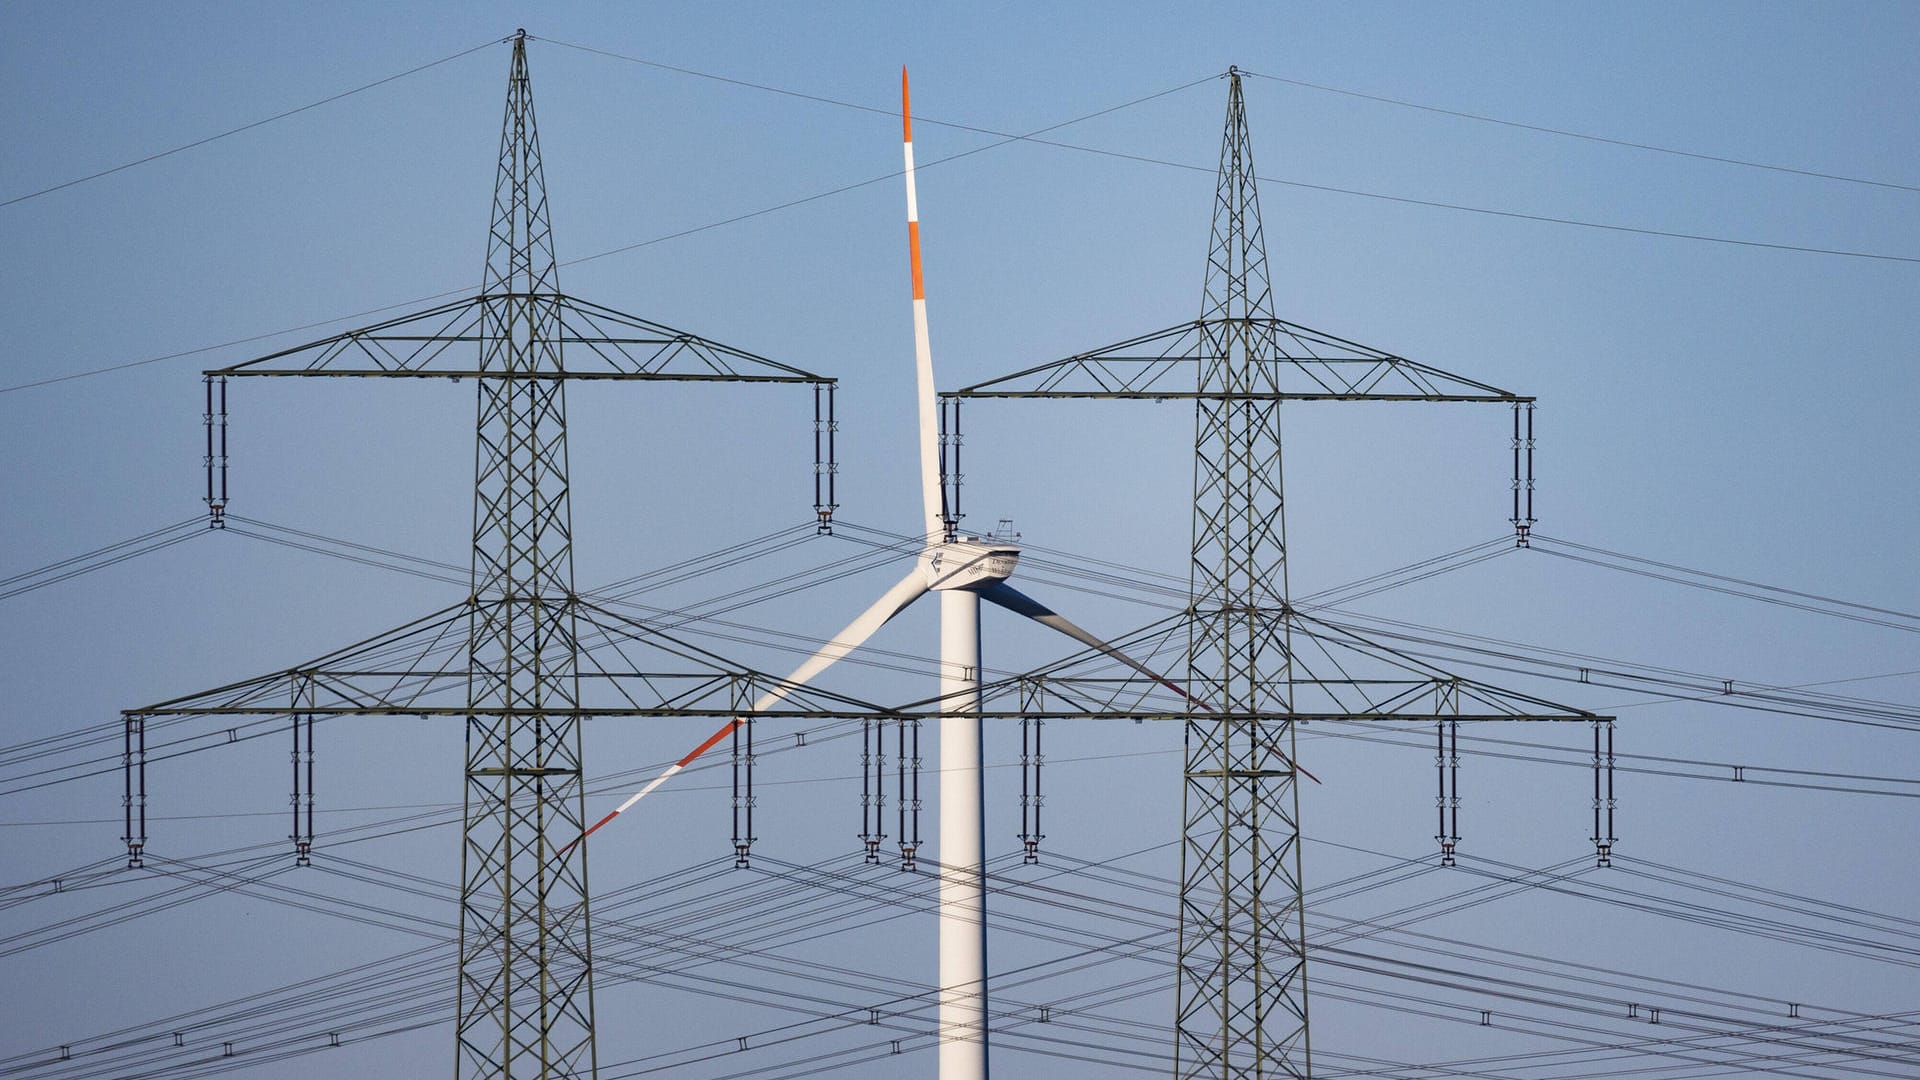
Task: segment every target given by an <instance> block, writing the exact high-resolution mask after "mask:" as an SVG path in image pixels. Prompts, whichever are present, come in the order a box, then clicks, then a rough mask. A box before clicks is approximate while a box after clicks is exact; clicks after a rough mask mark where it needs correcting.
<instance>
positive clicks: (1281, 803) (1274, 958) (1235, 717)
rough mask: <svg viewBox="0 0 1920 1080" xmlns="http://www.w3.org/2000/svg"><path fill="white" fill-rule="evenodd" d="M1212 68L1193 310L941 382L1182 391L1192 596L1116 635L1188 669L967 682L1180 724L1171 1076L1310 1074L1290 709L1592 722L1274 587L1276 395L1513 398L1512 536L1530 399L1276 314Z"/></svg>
mask: <svg viewBox="0 0 1920 1080" xmlns="http://www.w3.org/2000/svg"><path fill="white" fill-rule="evenodd" d="M1226 78H1227V86H1228V90H1227V116H1226V127H1225V132H1224V134H1223V137H1222V140H1221V148H1220V171H1219V174H1218V180H1217V185H1216V187H1215V197H1214V212H1213V227H1212V235H1211V240H1210V242H1209V245H1208V259H1207V273H1206V283H1205V284H1206V287H1205V302H1204V307H1203V310H1202V314H1201V317H1200V318H1198V319H1193V320H1189V321H1187V322H1182V323H1177V324H1175V325H1173V326H1170V327H1167V328H1165V329H1163V330H1158V331H1154V332H1151V333H1147V334H1141V335H1139V336H1137V337H1132V338H1128V339H1126V340H1124V341H1120V342H1117V343H1115V344H1112V345H1107V346H1103V347H1101V348H1098V349H1093V350H1090V351H1087V352H1082V353H1076V354H1074V355H1072V356H1069V357H1066V358H1065V359H1062V360H1056V361H1052V362H1050V363H1045V364H1040V365H1037V366H1034V367H1030V368H1026V369H1024V370H1021V371H1017V372H1015V373H1013V374H1011V375H1005V376H1001V377H999V378H994V379H989V380H986V381H984V382H979V383H975V384H973V385H971V386H966V387H963V388H961V389H959V390H953V391H946V392H944V393H943V394H942V395H941V396H942V397H943V398H945V399H946V400H947V402H948V406H949V410H948V416H949V417H950V420H949V427H950V430H949V431H948V432H947V435H948V437H949V438H950V439H952V440H954V441H956V442H957V440H958V438H959V431H958V425H959V405H960V402H961V401H962V400H964V399H969V398H974V399H978V398H1000V399H1058V398H1079V399H1094V400H1106V401H1118V400H1133V401H1168V400H1181V401H1185V400H1191V401H1193V402H1194V405H1195V433H1194V487H1193V532H1192V540H1193V546H1192V549H1191V557H1190V563H1189V573H1190V589H1191V595H1190V606H1189V607H1188V608H1187V609H1186V610H1185V611H1183V612H1182V613H1181V615H1180V616H1179V617H1178V618H1177V619H1174V620H1166V621H1163V622H1161V623H1157V624H1154V625H1153V626H1149V627H1145V628H1142V629H1141V630H1140V631H1138V632H1137V633H1135V634H1133V635H1123V636H1122V637H1120V638H1118V639H1116V644H1118V645H1119V646H1120V647H1122V648H1126V649H1129V650H1130V651H1131V650H1133V649H1135V648H1138V649H1140V650H1141V653H1143V654H1144V655H1146V656H1149V657H1151V656H1153V655H1154V653H1155V651H1156V650H1157V649H1158V648H1159V647H1160V646H1161V645H1164V644H1169V643H1170V642H1171V640H1172V638H1173V637H1174V636H1175V635H1178V634H1181V633H1182V632H1184V636H1185V645H1186V649H1187V658H1186V659H1187V680H1188V685H1187V687H1186V688H1185V691H1184V692H1183V694H1182V695H1181V697H1180V699H1179V700H1178V701H1173V702H1169V701H1165V700H1164V699H1163V700H1162V701H1160V702H1157V703H1156V702H1155V701H1154V700H1153V697H1154V695H1156V694H1157V693H1158V690H1159V688H1157V687H1154V686H1152V685H1151V683H1150V681H1146V682H1142V681H1140V680H1138V679H1137V678H1136V677H1134V676H1132V675H1131V674H1127V675H1122V676H1121V677H1120V678H1119V679H1115V678H1113V677H1112V675H1111V674H1101V673H1098V672H1095V671H1087V670H1083V669H1084V668H1085V667H1086V665H1087V664H1089V663H1093V664H1098V663H1099V662H1100V661H1102V660H1103V659H1104V658H1103V657H1101V656H1099V655H1098V654H1097V653H1094V654H1089V655H1087V656H1083V657H1080V658H1075V659H1070V660H1067V661H1062V662H1061V663H1059V664H1057V665H1054V666H1052V667H1050V668H1047V669H1045V670H1042V671H1038V672H1029V673H1026V674H1025V675H1023V676H1021V677H1020V678H1019V680H1017V683H1018V685H1017V686H1016V685H1015V682H1016V681H1008V682H1005V683H1002V684H996V685H993V686H989V687H985V688H983V695H984V696H985V697H986V698H988V699H989V700H997V701H1004V700H1006V699H1008V698H1009V697H1012V696H1015V695H1016V693H1017V694H1018V696H1019V699H1020V700H1019V701H1018V704H1017V706H1016V707H1017V710H1018V712H1017V714H1018V715H1019V716H1020V717H1021V718H1022V719H1032V720H1037V719H1040V718H1042V717H1050V716H1104V717H1108V718H1116V719H1117V718H1126V717H1131V718H1133V719H1136V720H1145V719H1179V720H1181V721H1183V723H1184V725H1185V736H1186V740H1185V757H1184V762H1183V768H1182V781H1181V783H1182V796H1183V798H1182V807H1183V809H1182V818H1181V829H1182V855H1181V884H1180V899H1179V921H1180V938H1179V961H1178V969H1177V974H1176V991H1175V1036H1174V1054H1175V1067H1174V1073H1175V1075H1176V1076H1177V1077H1180V1078H1183V1080H1185V1078H1207V1080H1214V1078H1236V1080H1237V1078H1243V1077H1259V1078H1265V1077H1276V1076H1277V1077H1306V1076H1310V1075H1311V1074H1312V1062H1311V1055H1310V1053H1309V1049H1310V1047H1309V1039H1308V1023H1307V975H1306V969H1307V955H1308V954H1307V946H1306V943H1305V910H1304V906H1303V902H1302V899H1303V895H1302V888H1301V874H1300V835H1301V830H1300V817H1299V790H1298V787H1297V784H1296V779H1297V776H1298V775H1301V773H1300V771H1299V770H1298V769H1297V768H1296V766H1295V764H1294V760H1295V759H1294V725H1295V724H1296V723H1298V722H1300V721H1303V720H1317V719H1318V720H1340V721H1366V722H1374V721H1386V722H1397V721H1410V720H1417V721H1430V722H1433V723H1435V724H1436V725H1438V726H1439V730H1440V731H1441V732H1442V734H1443V735H1444V733H1446V732H1448V731H1451V730H1453V729H1454V728H1455V727H1457V725H1458V724H1459V723H1460V722H1461V721H1463V720H1465V721H1494V720H1526V721H1532V720H1539V721H1582V722H1588V723H1593V724H1596V725H1599V724H1602V723H1610V718H1607V717H1599V716H1596V715H1594V714H1592V713H1589V712H1585V711H1583V710H1578V709H1570V708H1567V707H1565V706H1560V705H1555V704H1554V703H1552V702H1548V701H1544V700H1541V699H1539V698H1534V697H1530V696H1528V695H1525V694H1518V693H1514V692H1512V691H1507V690H1503V689H1501V688H1499V687H1496V686H1491V685H1488V684H1485V683H1481V682H1478V681H1477V680H1473V679H1465V678H1462V677H1460V676H1458V675H1455V674H1452V673H1450V672H1446V671H1443V670H1440V669H1438V668H1436V667H1434V666H1433V665H1431V664H1427V663H1425V662H1423V661H1421V660H1419V659H1418V658H1416V657H1413V656H1411V655H1408V654H1406V653H1404V652H1401V651H1399V650H1396V649H1393V648H1391V647H1388V646H1385V645H1382V644H1381V643H1380V642H1377V641H1374V640H1371V639H1370V638H1369V637H1368V636H1367V635H1365V634H1363V633H1360V632H1357V631H1355V630H1354V629H1353V628H1350V627H1343V626H1340V625H1338V624H1335V623H1331V622H1327V621H1325V620H1323V619H1319V618H1315V617H1313V616H1311V615H1308V614H1306V613H1303V612H1301V611H1299V610H1296V609H1295V608H1294V607H1293V605H1292V604H1291V602H1290V601H1289V599H1288V596H1289V593H1288V584H1287V555H1286V550H1287V548H1286V525H1285V516H1284V510H1285V498H1284V494H1283V490H1284V489H1283V483H1282V469H1281V465H1282V453H1281V438H1280V434H1281V430H1280V429H1281V425H1280V406H1281V404H1282V403H1283V402H1310V401H1317V402H1328V401H1345V402H1357V401H1401V402H1411V401H1425V402H1484V403H1500V404H1505V405H1508V406H1509V407H1511V408H1513V409H1514V410H1516V414H1515V415H1516V420H1515V423H1516V427H1515V436H1514V448H1515V452H1514V469H1515V472H1514V477H1513V490H1514V492H1515V502H1514V517H1513V525H1514V528H1515V531H1516V543H1518V544H1520V545H1522V546H1524V543H1525V540H1526V536H1527V529H1528V527H1530V526H1531V524H1532V522H1533V517H1532V496H1531V492H1532V487H1533V479H1532V457H1531V452H1530V451H1531V446H1532V441H1531V440H1532V435H1531V431H1532V429H1531V426H1530V425H1531V412H1530V410H1531V409H1532V407H1533V399H1532V398H1531V397H1526V396H1523V395H1519V394H1514V393H1511V392H1509V391H1506V390H1502V389H1500V388H1498V387H1495V386H1492V385H1489V384H1487V383H1484V382H1479V381H1476V380H1474V379H1471V378H1467V377H1465V376H1461V375H1455V374H1453V373H1451V372H1447V371H1442V370H1440V369H1439V368H1435V367H1432V366H1430V365H1427V364H1423V363H1419V362H1417V361H1414V360H1409V359H1407V358H1406V357H1403V356H1399V355H1396V354H1394V353H1390V352H1385V351H1382V350H1380V349H1376V348H1373V347H1371V346H1367V345H1362V344H1359V343H1357V342H1354V341H1350V340H1347V339H1345V338H1342V337H1336V336H1334V335H1332V334H1328V333H1325V332H1323V331H1319V330H1314V329H1312V328H1310V327H1306V326H1302V325H1300V324H1298V323H1293V322H1288V321H1287V320H1284V319H1281V318H1278V317H1277V316H1276V315H1275V313H1274V303H1273V295H1272V288H1271V285H1270V283H1269V281H1268V276H1267V260H1266V240H1265V235H1264V233H1263V232H1262V230H1261V224H1260V203H1259V196H1258V192H1257V190H1256V185H1257V183H1258V177H1257V176H1256V174H1255V172H1254V167H1253V150H1252V142H1251V140H1250V138H1249V135H1248V125H1247V116H1246V107H1245V103H1244V100H1243V98H1242V94H1241V86H1240V73H1239V71H1238V70H1237V69H1229V70H1228V71H1227V73H1226ZM1523 411H1525V412H1527V414H1528V415H1527V422H1528V425H1529V426H1528V427H1527V429H1526V430H1527V432H1528V435H1527V441H1526V444H1525V445H1526V447H1527V448H1528V451H1529V452H1528V453H1527V455H1526V456H1525V457H1524V459H1523V457H1522V455H1521V453H1520V448H1521V439H1520V435H1519V432H1520V430H1521V428H1520V427H1519V426H1518V425H1519V422H1520V418H1519V414H1520V412H1523ZM1523 463H1524V464H1525V467H1526V472H1525V474H1524V475H1523V474H1522V473H1521V471H1520V470H1521V467H1522V465H1523ZM1523 493H1524V495H1525V498H1524V501H1523V500H1522V494H1523ZM1594 760H1595V763H1596V764H1595V776H1596V781H1595V782H1596V784H1598V783H1599V782H1600V781H1599V779H1598V778H1599V777H1601V775H1602V773H1603V771H1606V774H1607V775H1609V776H1610V775H1611V773H1610V768H1611V766H1610V765H1608V764H1607V763H1605V762H1603V761H1602V759H1601V757H1600V754H1599V752H1598V751H1596V752H1595V759H1594ZM1603 766H1605V770H1603ZM1446 768H1447V764H1446V762H1445V761H1443V762H1442V763H1441V787H1440V791H1441V794H1440V802H1441V805H1440V816H1441V834H1442V835H1440V836H1438V837H1436V839H1438V840H1439V841H1440V844H1441V859H1442V865H1451V864H1452V863H1451V860H1452V857H1453V854H1452V853H1453V845H1454V844H1456V843H1457V841H1458V839H1459V837H1458V835H1457V832H1458V827H1457V818H1456V817H1454V816H1452V815H1453V813H1454V810H1455V809H1456V808H1457V804H1458V795H1457V790H1458V789H1457V787H1453V786H1451V785H1452V784H1453V782H1454V779H1455V778H1454V776H1453V774H1450V773H1448V772H1447V771H1446ZM1596 790H1598V788H1596ZM1595 806H1596V810H1595V813H1596V819H1595V820H1596V824H1595V827H1594V831H1595V838H1594V843H1595V848H1596V852H1597V854H1598V857H1599V858H1600V859H1602V860H1604V859H1605V857H1606V851H1607V845H1610V844H1611V841H1612V838H1611V835H1610V834H1611V831H1612V830H1611V822H1610V816H1609V819H1608V823H1607V824H1606V825H1604V826H1603V825H1602V824H1600V820H1601V819H1600V817H1599V814H1600V810H1601V806H1600V802H1599V801H1598V796H1596V803H1595ZM1610 806H1611V801H1610V798H1609V800H1608V807H1610ZM1608 813H1609V815H1610V813H1611V811H1610V809H1609V810H1608ZM1603 830H1604V832H1603Z"/></svg>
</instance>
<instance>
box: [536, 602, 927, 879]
mask: <svg viewBox="0 0 1920 1080" xmlns="http://www.w3.org/2000/svg"><path fill="white" fill-rule="evenodd" d="M926 591H927V581H926V574H924V573H923V572H922V571H921V570H920V568H919V567H917V566H916V567H914V568H913V570H911V571H910V572H908V574H907V576H906V577H904V578H901V579H900V582H899V584H897V585H895V586H894V587H893V588H891V589H888V590H887V591H886V593H885V594H884V595H882V596H881V597H880V599H878V600H876V601H874V602H873V606H871V607H869V608H867V610H865V611H863V612H861V613H860V615H859V616H858V617H857V618H855V619H854V620H853V621H852V622H850V623H848V624H847V626H846V629H844V630H842V631H840V632H839V633H838V634H835V635H834V636H833V638H832V640H830V641H828V642H827V644H826V647H825V648H823V649H821V650H820V651H819V652H817V653H814V654H813V655H812V656H809V657H807V660H806V662H805V663H803V664H801V665H800V666H799V667H797V668H794V669H793V672H792V673H791V674H789V675H788V676H787V677H786V678H785V679H782V680H781V681H780V685H778V686H776V687H774V688H773V689H771V690H769V691H767V692H766V693H764V694H762V695H760V699H759V700H758V701H755V702H754V703H753V711H754V712H759V711H761V710H762V709H765V708H767V707H768V706H770V705H773V704H775V703H776V702H779V701H781V700H783V699H785V698H786V697H787V696H789V695H791V694H792V693H793V692H794V691H795V690H798V689H799V688H800V687H801V686H803V685H805V683H806V681H807V680H808V679H811V678H813V677H814V676H815V675H818V674H820V673H821V672H822V671H825V670H826V669H827V667H828V666H830V665H831V664H833V662H834V661H836V660H839V659H840V658H841V657H843V656H845V655H847V654H848V653H850V652H852V651H853V650H855V649H857V648H859V647H860V646H861V645H864V644H866V640H867V639H868V638H870V637H872V636H873V633H874V631H876V630H878V629H880V628H881V627H882V626H885V625H886V624H887V620H889V619H891V618H893V617H894V616H895V615H898V614H900V613H901V612H902V611H905V610H906V608H907V605H908V604H911V603H913V602H914V601H915V600H918V599H920V597H921V596H923V595H925V593H926ZM746 722H747V718H746V717H744V716H736V717H734V718H733V719H731V720H729V721H727V722H726V723H725V724H723V725H721V727H720V730H718V731H716V732H714V733H713V734H712V735H709V736H708V737H707V741H706V742H703V743H701V744H700V745H699V746H696V747H694V748H693V750H692V751H691V752H690V753H688V754H687V756H686V757H683V758H681V759H680V760H679V761H676V762H674V763H673V764H671V765H669V766H667V767H666V769H665V770H664V771H662V772H661V773H660V775H658V776H656V777H654V778H653V779H652V780H649V781H647V786H645V787H643V788H641V789H640V790H639V791H636V792H634V793H633V794H632V795H630V796H628V797H627V801H626V802H623V803H621V804H620V805H619V806H617V807H615V808H614V810H613V812H612V813H610V814H608V815H607V816H606V817H603V818H601V819H600V820H599V821H596V822H594V823H593V824H592V825H590V826H588V828H587V831H585V832H583V833H581V834H580V836H579V837H578V838H577V839H575V840H574V841H573V842H572V843H569V844H568V845H567V847H566V848H563V849H562V852H563V853H564V851H566V850H568V849H571V848H572V847H573V845H574V844H577V843H579V842H580V841H581V840H585V839H586V838H587V837H589V836H592V835H593V834H594V833H595V832H597V831H598V830H599V829H600V827H601V826H603V825H605V824H606V823H607V822H609V821H612V820H613V819H614V818H617V817H619V816H620V815H621V814H624V813H626V812H627V810H628V808H630V807H632V806H633V804H634V803H637V802H639V801H640V800H641V799H644V798H646V797H647V796H648V795H650V794H652V793H653V789H655V788H657V787H659V786H660V785H661V784H664V783H666V782H667V781H668V780H669V779H671V778H672V777H673V775H674V774H675V773H677V772H679V771H680V770H682V769H684V768H686V767H687V766H688V765H691V764H693V762H694V759H696V758H698V757H699V756H700V755H701V754H704V753H706V752H707V751H709V750H711V749H713V748H714V747H715V746H716V745H718V744H719V743H720V741H721V740H722V739H725V738H726V737H727V736H729V735H731V734H733V732H734V730H735V729H736V728H738V727H739V726H740V725H741V724H744V723H746Z"/></svg>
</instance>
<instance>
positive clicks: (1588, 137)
mask: <svg viewBox="0 0 1920 1080" xmlns="http://www.w3.org/2000/svg"><path fill="white" fill-rule="evenodd" d="M1241 74H1243V75H1252V76H1253V77H1254V78H1257V79H1268V80H1270V81H1272V82H1277V83H1286V84H1287V85H1289V86H1299V87H1303V88H1305V89H1308V90H1319V91H1321V92H1323V93H1328V94H1340V95H1342V96H1344V97H1352V98H1360V99H1362V100H1365V101H1377V102H1380V103H1381V104H1385V105H1397V106H1399V107H1401V108H1403V109H1418V110H1420V111H1421V112H1429V113H1438V114H1440V115H1442V116H1453V117H1458V118H1460V119H1462V120H1474V121H1478V122H1480V123H1483V124H1498V125H1500V126H1501V127H1510V128H1519V129H1520V130H1522V131H1537V132H1541V133H1543V134H1547V135H1559V136H1562V137H1564V138H1568V139H1581V140H1584V141H1586V142H1597V143H1606V144H1608V145H1611V146H1624V147H1627V148H1629V149H1633V150H1649V151H1652V152H1654V153H1656V154H1672V155H1674V156H1675V157H1684V158H1693V159H1695V160H1698V161H1712V162H1718V163H1719V164H1722V165H1738V166H1741V167H1742V168H1747V169H1764V170H1766V171H1767V172H1777V173H1788V174H1791V175H1794V176H1811V177H1816V178H1818V179H1821V180H1838V181H1841V182H1842V183H1847V184H1864V185H1866V186H1868V187H1878V188H1890V189H1892V190H1895V191H1920V187H1915V186H1914V185H1912V184H1896V183H1892V182H1890V181H1886V180H1868V179H1865V178H1862V177H1858V176H1846V175H1842V174H1840V173H1830V172H1820V171H1818V170H1815V169H1797V168H1794V167H1792V166H1790V165H1769V164H1767V163H1766V162H1761V161H1747V160H1744V159H1742V158H1733V157H1722V156H1720V155H1718V154H1703V153H1700V152H1698V151H1694V150H1681V149H1678V148H1676V147H1671V146H1657V145H1655V144H1653V143H1643V142H1634V141H1632V140H1629V139H1615V138H1610V137H1608V136H1605V135H1594V134H1591V133H1589V132H1584V131H1571V130H1568V129H1566V128H1555V127H1544V126H1542V125H1539V124H1526V123H1521V122H1520V121H1518V120H1503V119H1501V118H1500V117H1497V116H1485V115H1482V114H1480V113H1470V112H1462V111H1460V110H1458V109H1445V108H1441V107H1440V106H1438V105H1422V104H1420V103H1419V102H1417V101H1405V100H1403V99H1400V98H1391V97H1385V96H1382V95H1380V94H1368V93H1364V92H1362V91H1359V90H1347V89H1343V88H1341V87H1338V86H1326V85H1323V84H1321V83H1312V82H1307V81H1306V80H1304V79H1289V78H1286V77H1284V76H1280V75H1265V74H1262V73H1260V72H1258V71H1246V70H1244V69H1243V70H1242V71H1241Z"/></svg>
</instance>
